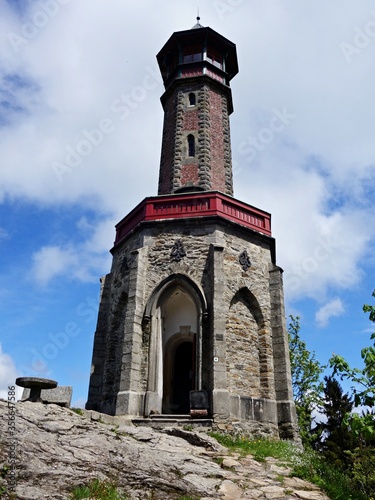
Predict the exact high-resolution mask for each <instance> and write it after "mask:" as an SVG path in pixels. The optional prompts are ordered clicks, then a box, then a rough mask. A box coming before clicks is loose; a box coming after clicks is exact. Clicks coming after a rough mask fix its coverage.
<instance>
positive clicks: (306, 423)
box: [288, 316, 325, 444]
mask: <svg viewBox="0 0 375 500" xmlns="http://www.w3.org/2000/svg"><path fill="white" fill-rule="evenodd" d="M289 318H290V322H289V326H288V339H289V353H290V367H291V373H292V385H293V396H294V401H295V404H296V410H297V416H298V424H299V428H300V434H301V438H302V441H303V443H305V444H306V443H311V441H312V440H313V436H312V434H311V425H312V422H313V417H312V412H313V410H314V409H315V408H316V407H317V406H319V405H320V404H321V403H322V398H321V394H322V391H323V383H322V381H321V379H320V376H321V374H322V372H323V370H324V369H325V366H322V365H321V364H320V363H319V361H318V360H317V359H316V356H315V352H310V351H309V350H308V349H307V347H306V342H304V341H303V340H302V339H301V336H300V333H299V332H300V329H301V327H300V323H299V316H296V317H294V316H289Z"/></svg>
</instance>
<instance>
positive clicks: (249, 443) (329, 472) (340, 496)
mask: <svg viewBox="0 0 375 500" xmlns="http://www.w3.org/2000/svg"><path fill="white" fill-rule="evenodd" d="M210 436H211V437H213V438H215V439H216V440H217V441H219V443H220V444H222V445H223V446H225V447H226V448H228V449H229V450H230V451H232V452H237V453H240V454H241V455H243V456H244V455H252V456H253V458H254V459H255V460H257V461H259V462H264V461H265V459H266V458H267V457H273V458H276V459H278V460H280V461H281V462H282V463H284V464H287V465H288V466H289V467H290V468H291V474H290V475H291V476H294V477H298V478H300V479H304V480H305V481H309V482H310V483H313V484H315V485H317V486H319V487H320V488H321V489H322V490H323V491H324V492H325V493H326V494H327V495H328V496H329V497H330V499H331V500H369V499H368V496H366V495H364V494H363V493H361V492H360V491H358V487H355V485H354V484H353V482H352V481H351V479H350V477H348V476H347V475H346V474H345V473H344V472H342V471H341V470H340V469H337V468H336V467H334V466H333V465H331V464H329V463H328V462H327V461H326V460H325V458H324V456H322V455H321V454H319V453H317V452H315V451H314V450H310V449H306V450H304V451H301V449H300V448H298V447H297V446H295V445H294V443H293V442H291V441H276V440H268V439H254V440H249V439H247V438H245V437H240V436H232V435H229V434H222V433H218V432H211V433H210ZM279 465H282V464H279Z"/></svg>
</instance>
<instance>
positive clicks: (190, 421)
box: [132, 415, 212, 428]
mask: <svg viewBox="0 0 375 500" xmlns="http://www.w3.org/2000/svg"><path fill="white" fill-rule="evenodd" d="M152 417H154V415H153V416H152ZM176 417H178V418H176ZM181 417H183V418H181ZM132 423H133V424H134V425H140V426H145V427H155V428H157V427H173V426H176V427H183V426H185V425H188V426H191V427H194V428H196V427H212V419H210V418H190V416H189V415H158V418H133V419H132Z"/></svg>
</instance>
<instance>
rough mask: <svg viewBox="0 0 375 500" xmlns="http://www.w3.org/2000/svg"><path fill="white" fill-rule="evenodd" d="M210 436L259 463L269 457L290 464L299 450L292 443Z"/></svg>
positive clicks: (230, 436)
mask: <svg viewBox="0 0 375 500" xmlns="http://www.w3.org/2000/svg"><path fill="white" fill-rule="evenodd" d="M209 435H210V436H212V437H213V438H215V439H216V440H217V441H219V443H220V444H222V445H223V446H225V447H226V448H229V449H230V450H232V451H237V452H241V453H242V454H243V455H252V456H253V457H254V459H255V460H257V461H258V462H264V461H265V459H266V458H267V457H273V458H277V459H279V460H284V461H287V462H289V461H290V460H292V457H293V456H294V455H295V454H296V453H298V450H299V449H298V448H297V446H296V445H295V444H294V443H293V442H292V441H281V440H276V439H275V440H269V439H255V440H251V439H248V438H246V437H243V436H232V435H230V434H222V433H220V432H210V433H209Z"/></svg>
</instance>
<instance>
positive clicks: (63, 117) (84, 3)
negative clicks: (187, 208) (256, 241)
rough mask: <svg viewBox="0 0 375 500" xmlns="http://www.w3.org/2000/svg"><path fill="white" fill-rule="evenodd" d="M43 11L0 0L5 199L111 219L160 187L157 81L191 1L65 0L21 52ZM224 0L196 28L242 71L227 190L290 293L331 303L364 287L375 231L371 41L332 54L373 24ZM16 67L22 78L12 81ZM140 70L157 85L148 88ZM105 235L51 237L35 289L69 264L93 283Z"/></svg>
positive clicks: (330, 7)
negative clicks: (258, 230)
mask: <svg viewBox="0 0 375 500" xmlns="http://www.w3.org/2000/svg"><path fill="white" fill-rule="evenodd" d="M39 4H40V2H36V4H35V5H33V6H32V9H34V10H31V11H30V13H29V14H28V17H27V16H25V17H24V18H19V17H17V15H16V14H15V13H14V11H12V10H11V9H10V7H9V5H8V4H7V3H6V2H4V0H0V5H1V7H3V6H4V9H2V10H3V12H4V14H3V13H2V19H1V20H0V27H1V28H2V29H1V30H0V33H2V34H1V35H0V37H1V38H0V41H1V44H0V47H1V48H0V61H2V62H1V63H0V77H1V79H2V81H6V82H8V86H9V85H10V83H9V82H13V86H12V87H11V89H10V90H11V91H12V103H13V104H14V105H13V106H12V109H11V110H9V122H8V123H7V124H6V125H4V126H2V133H1V135H0V153H1V158H2V168H1V169H0V200H1V199H3V198H5V197H7V196H10V197H12V198H14V199H24V198H26V199H28V200H31V201H34V202H36V203H41V204H43V205H47V206H48V205H54V204H59V205H68V204H72V203H80V204H82V205H84V206H85V207H90V208H92V209H94V210H95V211H97V212H102V213H105V214H113V221H115V219H117V220H119V219H120V218H122V217H123V216H124V215H125V214H126V213H127V212H128V211H129V210H130V209H131V208H133V207H134V206H135V205H136V204H137V203H138V202H139V201H140V200H141V199H142V198H144V197H145V196H149V195H154V194H155V193H156V189H157V177H158V168H159V158H160V141H161V131H162V118H163V112H162V108H161V106H160V102H159V96H160V95H161V94H162V93H163V86H162V83H161V78H160V76H158V70H157V67H156V61H155V55H156V53H157V52H158V51H159V49H160V48H161V47H162V45H163V44H164V43H165V42H166V40H167V39H168V37H169V36H170V34H171V33H172V32H173V31H177V30H183V29H188V28H190V27H191V26H192V25H193V24H194V15H195V13H193V12H192V9H191V2H188V1H187V0H181V1H179V2H172V1H168V2H167V5H168V8H166V9H164V12H163V23H162V24H161V25H160V26H156V25H155V16H154V15H153V14H152V13H157V10H156V9H157V8H156V7H155V3H154V2H152V1H151V0H145V1H144V2H142V6H140V4H137V3H126V4H125V3H124V2H121V1H119V0H109V1H108V2H105V3H100V2H96V3H93V2H90V1H89V0H81V1H80V2H68V3H66V5H61V6H60V9H59V12H58V13H57V14H56V15H55V16H51V19H50V20H49V21H48V23H46V25H45V26H44V27H43V28H40V29H39V30H38V32H37V34H36V35H35V36H33V37H32V38H30V39H29V40H28V42H27V43H26V44H24V45H22V46H20V47H19V50H18V51H15V50H14V47H12V44H11V43H10V41H9V37H7V34H9V32H10V31H12V32H15V33H21V31H22V29H23V25H24V23H25V22H26V21H27V19H32V15H33V14H32V12H35V9H36V10H38V9H40V5H39ZM227 4H228V9H227V10H226V13H225V16H223V15H221V13H220V11H218V9H217V5H216V7H215V3H214V2H208V3H207V4H206V5H205V6H204V8H203V9H202V13H201V17H202V19H201V22H202V24H203V25H205V26H207V25H209V26H211V27H212V28H213V29H215V30H216V31H218V32H219V33H222V34H223V35H224V36H226V37H227V38H229V39H230V40H233V41H234V42H235V43H236V44H237V51H238V58H239V66H240V73H239V75H237V76H236V78H235V79H234V80H233V82H232V88H233V100H234V106H235V113H234V114H233V116H232V117H231V130H232V149H233V157H234V160H235V161H236V163H237V164H238V165H239V167H240V168H239V169H238V170H237V173H236V174H235V194H236V196H237V197H238V198H240V199H242V200H244V201H246V202H248V203H250V204H253V205H255V206H258V207H259V208H263V209H265V210H268V211H271V212H272V217H273V219H272V220H273V232H274V236H275V237H276V238H277V252H278V254H277V255H278V263H279V264H280V265H281V266H282V267H283V268H284V269H285V285H286V292H287V293H286V295H287V297H288V299H289V300H291V299H294V298H298V297H301V296H306V295H307V296H309V297H312V298H314V299H321V298H322V296H323V297H325V298H326V296H329V295H330V294H332V293H334V292H332V290H335V289H340V290H341V289H347V288H350V287H353V286H355V285H356V284H358V282H359V280H360V279H361V276H362V274H361V263H362V262H363V261H364V260H365V257H366V255H367V254H368V253H369V252H371V249H372V246H373V240H374V237H375V228H374V227H372V226H370V225H369V224H368V222H367V221H368V220H371V217H372V214H373V210H374V199H375V198H374V196H371V195H369V194H368V192H367V190H368V189H369V187H370V186H371V185H372V182H373V181H371V179H373V178H374V176H375V167H374V165H375V144H374V141H373V137H372V131H373V116H375V101H374V100H373V99H371V98H370V96H372V93H373V89H372V82H373V80H374V77H375V74H374V73H375V69H374V65H373V57H372V55H373V51H374V50H375V39H370V43H369V44H368V45H367V46H366V48H364V49H363V50H362V51H361V52H360V53H359V54H356V55H355V56H353V58H352V61H351V63H350V64H348V62H347V60H346V58H345V57H344V55H343V53H342V51H341V49H340V44H341V43H342V42H343V41H345V42H348V43H351V42H352V41H353V36H354V34H355V27H356V26H357V25H358V26H366V23H368V22H369V20H370V19H372V17H371V12H372V10H373V5H372V2H371V1H370V0H361V1H359V2H356V4H355V5H354V4H353V3H352V2H350V1H349V0H333V1H332V2H329V3H327V2H323V1H321V2H320V7H321V8H318V4H319V2H318V4H317V3H316V2H314V5H308V4H307V3H306V2H296V1H295V0H285V1H284V2H279V1H278V0H270V2H268V3H267V8H265V7H264V6H263V4H257V3H252V2H238V5H235V6H233V5H230V3H229V2H228V3H227ZM30 5H31V4H30ZM146 12H148V13H150V15H145V13H146ZM322 12H323V13H324V14H323V15H322ZM338 13H340V15H339V16H338V15H337V14H338ZM88 18H89V19H90V22H89V23H88V22H87V19H88ZM139 26H141V27H142V29H139ZM144 33H147V34H148V36H147V37H145V36H144ZM135 48H136V50H135ZM150 68H151V69H150ZM12 75H13V80H9V76H12ZM15 75H18V76H19V77H22V79H21V80H20V81H21V82H24V84H23V86H20V85H18V86H17V85H16V84H15V83H14V82H15V81H17V80H14V76H15ZM145 77H147V78H148V82H149V83H151V84H152V85H151V87H150V89H146V91H145V92H143V93H142V90H141V91H140V90H139V89H140V88H141V89H142V86H143V82H144V79H145ZM7 78H8V80H7ZM143 87H144V86H143ZM136 89H138V92H140V93H139V94H137V93H135V90H136ZM132 95H133V97H132V100H131V102H132V105H131V106H128V107H127V108H126V109H125V108H124V109H123V111H122V112H121V113H119V112H115V111H114V107H113V104H114V103H115V102H117V101H118V100H119V99H120V100H121V98H122V96H132ZM137 95H138V96H140V97H139V98H137V99H138V100H137V99H134V96H137ZM17 106H19V107H20V108H21V109H22V110H23V111H22V112H21V111H17V110H16V108H17ZM274 108H277V109H279V110H283V109H284V108H286V109H287V110H288V112H289V113H290V114H293V115H294V118H293V119H291V120H290V123H288V124H287V126H286V127H285V129H284V130H283V131H282V132H280V133H278V134H275V137H274V139H273V140H272V141H271V142H270V143H269V144H266V145H264V146H265V147H264V148H263V149H262V150H260V151H258V152H257V155H256V158H255V159H254V160H253V161H249V156H248V155H246V154H243V153H242V154H241V148H240V144H241V143H243V142H244V141H246V140H248V138H249V137H252V136H255V137H257V136H258V134H259V132H260V130H261V129H262V128H263V127H264V126H267V124H269V119H270V116H272V110H273V109H274ZM103 120H110V122H111V127H109V128H108V130H111V131H110V132H108V133H107V132H106V133H103V134H102V137H101V139H100V140H97V141H96V142H97V144H96V145H95V144H91V146H92V147H90V145H89V153H88V154H87V155H85V154H84V155H80V156H79V157H78V159H76V166H74V167H69V169H68V170H67V171H66V172H65V173H64V174H63V175H62V176H60V178H59V176H57V175H56V171H55V170H54V168H53V165H54V164H55V163H56V162H59V163H62V164H66V162H67V156H68V155H69V154H70V155H71V154H72V153H71V151H72V150H73V151H75V152H77V149H78V150H81V151H82V147H81V148H80V147H79V145H80V144H81V145H82V141H87V133H88V134H89V135H90V133H92V131H93V130H98V129H100V124H101V123H102V122H103ZM20 144H22V147H20ZM60 181H61V182H60ZM111 216H112V215H111ZM112 228H113V225H112V226H111V228H110V230H108V231H107V230H105V231H104V230H103V231H101V230H99V229H98V230H97V231H96V230H94V231H93V235H92V236H90V235H86V239H85V240H84V241H83V242H82V241H81V240H80V241H77V240H76V239H71V240H70V239H67V240H66V241H65V242H64V243H62V244H60V243H59V244H58V245H56V244H55V243H54V242H51V244H48V245H44V246H43V247H42V248H41V249H40V250H39V251H38V252H36V253H35V254H34V267H33V272H34V276H35V277H36V279H37V281H38V283H42V284H43V283H44V284H47V283H48V282H49V281H50V280H51V279H53V278H54V277H60V276H62V275H64V274H65V273H69V274H70V275H71V276H72V277H75V278H77V279H80V280H89V279H91V277H92V275H93V273H95V269H97V267H98V265H100V264H99V263H100V262H102V259H103V258H104V257H103V256H104V253H105V252H106V251H107V249H108V247H109V246H110V245H111V243H112V241H113V229H112ZM100 235H103V237H102V236H100ZM104 236H105V238H104ZM105 239H106V241H105ZM90 244H92V245H93V246H92V247H91V249H90ZM94 245H97V249H96V250H92V248H94ZM99 248H100V250H99ZM101 252H103V253H102V254H101ZM105 258H108V257H107V254H106V257H105Z"/></svg>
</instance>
